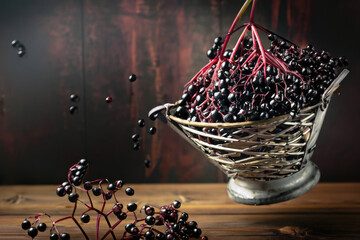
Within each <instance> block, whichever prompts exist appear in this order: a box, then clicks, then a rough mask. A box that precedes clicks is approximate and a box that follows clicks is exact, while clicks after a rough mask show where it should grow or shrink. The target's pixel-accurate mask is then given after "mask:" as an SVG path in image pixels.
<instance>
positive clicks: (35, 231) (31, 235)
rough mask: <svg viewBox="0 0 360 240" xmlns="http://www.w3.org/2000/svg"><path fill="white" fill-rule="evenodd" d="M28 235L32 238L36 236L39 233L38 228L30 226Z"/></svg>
mask: <svg viewBox="0 0 360 240" xmlns="http://www.w3.org/2000/svg"><path fill="white" fill-rule="evenodd" d="M28 235H29V236H30V237H32V238H34V237H36V235H38V230H37V229H36V228H34V227H31V228H29V230H28Z"/></svg>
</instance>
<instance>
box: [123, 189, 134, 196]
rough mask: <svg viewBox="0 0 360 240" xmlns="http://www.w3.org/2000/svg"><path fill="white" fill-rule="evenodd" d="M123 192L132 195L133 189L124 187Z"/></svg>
mask: <svg viewBox="0 0 360 240" xmlns="http://www.w3.org/2000/svg"><path fill="white" fill-rule="evenodd" d="M125 193H126V195H128V196H132V195H134V193H135V191H134V189H132V188H131V187H128V188H126V189H125Z"/></svg>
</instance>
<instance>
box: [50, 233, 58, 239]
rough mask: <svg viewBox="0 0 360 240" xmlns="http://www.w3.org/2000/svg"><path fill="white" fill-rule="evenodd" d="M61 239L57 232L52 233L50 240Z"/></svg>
mask: <svg viewBox="0 0 360 240" xmlns="http://www.w3.org/2000/svg"><path fill="white" fill-rule="evenodd" d="M58 239H59V235H57V234H56V233H52V234H51V235H50V240H58Z"/></svg>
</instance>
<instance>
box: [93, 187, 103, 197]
mask: <svg viewBox="0 0 360 240" xmlns="http://www.w3.org/2000/svg"><path fill="white" fill-rule="evenodd" d="M92 192H93V194H94V195H95V196H100V195H101V189H100V188H98V187H94V188H93V189H92Z"/></svg>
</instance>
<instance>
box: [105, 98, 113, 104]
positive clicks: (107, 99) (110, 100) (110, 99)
mask: <svg viewBox="0 0 360 240" xmlns="http://www.w3.org/2000/svg"><path fill="white" fill-rule="evenodd" d="M112 100H113V99H112V97H106V98H105V101H106V102H107V103H111V102H112Z"/></svg>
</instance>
